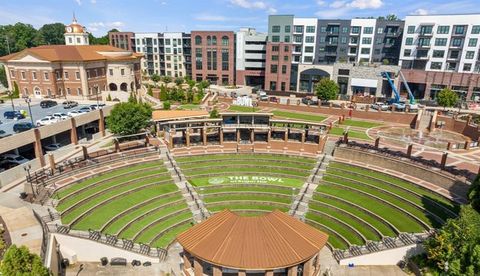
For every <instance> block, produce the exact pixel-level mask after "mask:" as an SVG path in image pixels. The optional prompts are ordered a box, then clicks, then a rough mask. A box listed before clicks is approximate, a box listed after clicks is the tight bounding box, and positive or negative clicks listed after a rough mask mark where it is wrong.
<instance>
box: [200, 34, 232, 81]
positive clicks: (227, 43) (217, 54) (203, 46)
mask: <svg viewBox="0 0 480 276" xmlns="http://www.w3.org/2000/svg"><path fill="white" fill-rule="evenodd" d="M191 39H192V54H193V55H195V64H194V65H193V66H192V78H193V79H195V80H197V81H202V80H208V81H210V82H211V83H213V84H227V85H234V84H235V34H234V32H232V31H192V33H191Z"/></svg>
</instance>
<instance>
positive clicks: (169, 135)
mask: <svg viewBox="0 0 480 276" xmlns="http://www.w3.org/2000/svg"><path fill="white" fill-rule="evenodd" d="M168 137H169V141H168V147H169V148H170V149H173V133H172V132H170V133H169V134H168Z"/></svg>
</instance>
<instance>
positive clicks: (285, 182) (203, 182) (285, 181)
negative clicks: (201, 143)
mask: <svg viewBox="0 0 480 276" xmlns="http://www.w3.org/2000/svg"><path fill="white" fill-rule="evenodd" d="M230 176H242V175H239V174H238V173H235V172H233V173H232V174H225V175H224V176H212V177H189V179H188V181H189V182H190V184H192V185H193V186H197V187H202V186H215V184H214V183H216V182H214V181H215V180H217V179H220V178H221V179H222V181H223V182H222V183H221V184H222V185H225V184H248V183H246V182H247V181H249V180H251V181H252V182H253V180H252V177H253V176H250V175H249V176H245V177H248V179H247V180H245V181H242V183H238V181H234V180H230V178H228V177H230ZM259 176H267V179H266V180H262V181H261V183H259V181H255V183H254V184H266V185H268V184H272V185H282V186H286V187H301V186H302V185H303V183H304V182H305V181H304V180H302V179H295V178H285V177H279V178H281V179H282V182H279V180H278V179H276V180H275V179H274V178H278V177H275V176H272V177H271V178H269V176H268V175H259ZM210 180H211V181H212V183H211V182H209V181H210Z"/></svg>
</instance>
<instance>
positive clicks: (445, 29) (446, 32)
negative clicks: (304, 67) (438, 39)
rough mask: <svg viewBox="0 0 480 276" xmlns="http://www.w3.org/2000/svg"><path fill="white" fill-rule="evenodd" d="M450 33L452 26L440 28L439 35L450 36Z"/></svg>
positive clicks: (438, 29)
mask: <svg viewBox="0 0 480 276" xmlns="http://www.w3.org/2000/svg"><path fill="white" fill-rule="evenodd" d="M449 32H450V26H438V28H437V34H448V33H449Z"/></svg>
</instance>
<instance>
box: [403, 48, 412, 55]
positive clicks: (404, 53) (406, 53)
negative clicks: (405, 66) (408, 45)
mask: <svg viewBox="0 0 480 276" xmlns="http://www.w3.org/2000/svg"><path fill="white" fill-rule="evenodd" d="M411 54H412V50H410V49H405V50H404V51H403V56H405V57H409V56H410V55H411Z"/></svg>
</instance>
